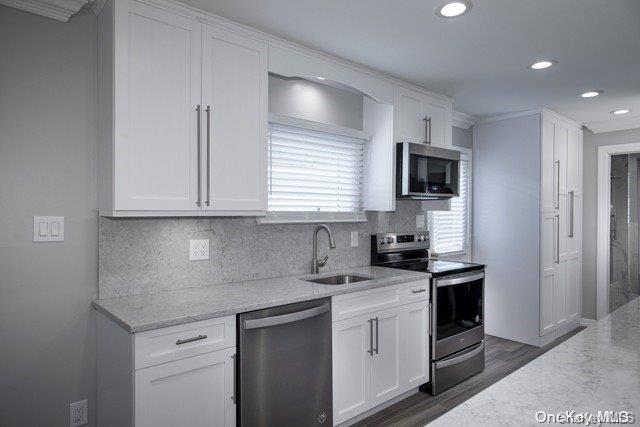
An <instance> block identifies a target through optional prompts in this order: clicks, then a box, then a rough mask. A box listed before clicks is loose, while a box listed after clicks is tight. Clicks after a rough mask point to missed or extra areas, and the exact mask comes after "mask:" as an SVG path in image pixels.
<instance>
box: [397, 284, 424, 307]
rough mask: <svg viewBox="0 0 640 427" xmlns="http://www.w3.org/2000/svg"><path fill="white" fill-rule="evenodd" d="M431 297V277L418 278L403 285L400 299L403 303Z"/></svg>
mask: <svg viewBox="0 0 640 427" xmlns="http://www.w3.org/2000/svg"><path fill="white" fill-rule="evenodd" d="M428 299H429V279H423V280H418V281H415V282H411V283H407V284H405V285H402V288H401V290H400V300H401V302H402V303H403V304H408V303H411V302H415V301H424V300H428Z"/></svg>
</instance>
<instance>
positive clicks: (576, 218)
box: [473, 110, 583, 346]
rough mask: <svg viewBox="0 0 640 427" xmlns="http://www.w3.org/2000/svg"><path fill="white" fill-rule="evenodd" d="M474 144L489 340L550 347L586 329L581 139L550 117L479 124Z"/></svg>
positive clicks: (477, 238) (477, 234)
mask: <svg viewBox="0 0 640 427" xmlns="http://www.w3.org/2000/svg"><path fill="white" fill-rule="evenodd" d="M473 137H474V236H473V239H474V241H473V244H474V255H473V257H474V260H475V261H478V262H482V263H486V264H487V266H488V268H487V278H486V297H485V304H486V307H488V308H490V309H488V310H486V328H487V333H489V334H492V335H497V336H500V337H504V338H508V339H512V340H516V341H521V342H526V343H528V344H532V345H538V346H540V345H544V344H546V343H548V342H550V341H552V340H553V339H555V338H556V337H559V336H561V335H563V334H565V333H567V332H569V331H570V330H572V329H574V328H576V327H578V326H579V324H580V316H581V298H582V295H581V294H582V292H581V280H582V277H581V275H582V196H583V194H582V129H581V127H580V126H579V125H578V124H577V123H575V122H573V121H571V120H569V119H567V118H565V117H562V116H560V115H558V114H556V113H554V112H552V111H549V110H542V111H540V112H537V113H529V114H524V115H521V116H517V117H514V116H510V117H504V118H499V119H497V120H493V121H486V122H484V123H479V124H477V125H476V126H474V135H473Z"/></svg>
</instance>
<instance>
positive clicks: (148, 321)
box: [92, 267, 430, 333]
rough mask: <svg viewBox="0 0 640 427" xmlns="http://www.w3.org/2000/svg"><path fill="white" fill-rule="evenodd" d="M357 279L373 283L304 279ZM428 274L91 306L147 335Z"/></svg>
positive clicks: (234, 288)
mask: <svg viewBox="0 0 640 427" xmlns="http://www.w3.org/2000/svg"><path fill="white" fill-rule="evenodd" d="M346 273H349V274H357V275H361V276H368V277H372V280H367V281H362V282H356V283H352V284H349V285H320V284H316V283H311V282H307V281H304V280H301V279H304V278H310V277H313V278H319V277H325V276H332V275H335V274H346ZM428 277H430V275H429V274H428V273H421V272H416V271H408V270H397V269H391V268H383V267H360V268H349V269H344V270H338V271H326V272H322V273H321V274H318V275H315V276H311V275H309V274H299V275H295V276H287V277H274V278H269V279H258V280H248V281H243V282H235V283H227V284H221V285H210V286H202V287H197V288H188V289H181V290H176V291H165V292H158V293H153V294H141V295H131V296H125V297H118V298H106V299H96V300H94V301H92V305H93V306H94V307H95V308H96V309H97V310H98V311H100V312H102V313H104V314H106V315H107V316H109V317H110V318H112V319H113V320H115V321H116V322H117V323H118V324H119V325H121V326H122V327H123V328H124V329H126V330H127V331H128V332H130V333H135V332H141V331H147V330H151V329H157V328H162V327H166V326H173V325H179V324H182V323H189V322H195V321H198V320H205V319H211V318H214V317H220V316H228V315H231V314H236V313H242V312H246V311H252V310H259V309H262V308H268V307H275V306H278V305H284V304H291V303H295V302H300V301H308V300H311V299H316V298H323V297H329V296H333V295H339V294H345V293H349V292H356V291H363V290H366V289H373V288H378V287H382V286H389V285H395V284H399V283H406V282H411V281H414V280H420V279H426V278H428Z"/></svg>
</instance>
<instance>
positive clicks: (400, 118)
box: [393, 88, 425, 144]
mask: <svg viewBox="0 0 640 427" xmlns="http://www.w3.org/2000/svg"><path fill="white" fill-rule="evenodd" d="M424 104H425V97H424V95H422V94H421V93H418V92H413V91H410V90H407V89H404V88H396V94H395V106H394V114H393V116H394V117H393V120H394V124H395V132H394V133H395V141H396V142H414V143H417V144H423V143H424V142H425V122H424V118H425V114H424Z"/></svg>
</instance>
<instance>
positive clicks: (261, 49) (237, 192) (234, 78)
mask: <svg viewBox="0 0 640 427" xmlns="http://www.w3.org/2000/svg"><path fill="white" fill-rule="evenodd" d="M202 52H203V62H202V73H203V75H202V87H203V90H202V93H203V96H202V98H203V105H204V107H203V108H204V112H203V123H202V126H203V141H204V142H203V144H202V159H203V168H202V173H203V175H204V177H203V182H204V183H205V185H203V188H202V192H203V196H202V198H203V200H204V209H205V210H216V211H236V210H241V211H243V210H247V211H265V210H266V209H267V109H268V107H267V78H268V71H267V46H266V44H265V43H263V42H260V41H257V40H254V39H251V38H248V37H244V36H241V35H238V34H235V33H231V32H228V31H224V30H221V29H219V28H215V27H210V26H207V25H204V26H203V48H202Z"/></svg>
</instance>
